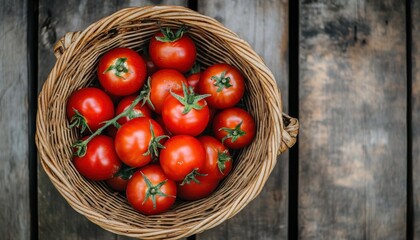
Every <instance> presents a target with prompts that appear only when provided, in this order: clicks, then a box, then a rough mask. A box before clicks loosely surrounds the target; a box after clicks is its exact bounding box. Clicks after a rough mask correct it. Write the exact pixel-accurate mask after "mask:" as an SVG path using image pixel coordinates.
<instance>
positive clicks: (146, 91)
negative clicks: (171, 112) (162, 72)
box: [140, 77, 155, 110]
mask: <svg viewBox="0 0 420 240" xmlns="http://www.w3.org/2000/svg"><path fill="white" fill-rule="evenodd" d="M151 79H152V78H151V77H148V78H147V83H146V84H144V86H143V89H142V90H141V92H140V95H143V99H142V106H144V104H146V102H147V103H148V104H149V106H150V107H151V108H152V110H155V106H154V105H153V103H152V100H150V90H151V88H150V81H151Z"/></svg>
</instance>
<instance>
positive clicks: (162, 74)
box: [149, 69, 187, 114]
mask: <svg viewBox="0 0 420 240" xmlns="http://www.w3.org/2000/svg"><path fill="white" fill-rule="evenodd" d="M182 84H187V80H186V79H185V77H184V75H182V74H181V73H180V72H178V71H176V70H173V69H162V70H159V71H157V72H156V73H154V74H153V75H152V77H151V79H150V96H149V98H150V101H151V102H152V105H153V106H151V108H152V109H153V110H154V111H155V112H156V113H158V114H161V113H162V108H163V103H164V101H165V99H166V97H167V96H168V95H169V94H170V92H169V91H172V92H179V91H182Z"/></svg>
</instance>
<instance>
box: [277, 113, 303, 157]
mask: <svg viewBox="0 0 420 240" xmlns="http://www.w3.org/2000/svg"><path fill="white" fill-rule="evenodd" d="M282 117H283V129H282V139H281V143H280V149H279V152H278V154H281V153H283V152H285V151H286V150H287V149H289V148H291V147H292V146H293V145H294V144H295V143H296V140H297V135H298V133H299V121H298V120H297V118H292V117H290V116H289V115H287V114H285V113H282Z"/></svg>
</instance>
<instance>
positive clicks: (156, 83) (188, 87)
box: [66, 28, 255, 215]
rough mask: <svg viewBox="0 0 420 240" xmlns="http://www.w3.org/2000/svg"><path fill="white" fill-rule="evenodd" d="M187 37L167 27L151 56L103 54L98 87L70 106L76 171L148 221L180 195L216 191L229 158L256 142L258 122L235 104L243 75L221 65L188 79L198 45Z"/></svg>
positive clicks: (192, 196)
mask: <svg viewBox="0 0 420 240" xmlns="http://www.w3.org/2000/svg"><path fill="white" fill-rule="evenodd" d="M184 31H185V29H184V28H181V29H180V30H178V31H176V32H173V31H172V30H171V29H162V30H161V31H160V32H158V33H156V34H155V35H154V36H153V37H152V39H151V40H150V43H149V48H148V51H147V52H148V54H144V53H143V54H142V55H140V54H138V53H137V52H136V51H134V50H131V49H128V48H115V49H112V50H110V51H108V52H106V53H105V54H104V55H103V56H102V57H101V59H100V60H99V65H98V68H97V76H98V80H99V84H100V86H99V87H92V86H90V87H86V88H82V89H79V90H77V91H75V92H74V93H72V95H71V96H70V97H69V99H68V101H67V108H66V113H67V117H68V119H69V121H70V127H76V128H78V129H79V130H80V132H81V133H82V137H81V139H80V140H78V141H77V142H75V143H74V144H73V146H72V150H73V153H74V157H73V163H74V166H75V168H76V169H77V170H78V171H79V173H80V174H81V175H83V176H84V177H86V178H88V179H91V180H96V181H106V183H107V184H108V185H109V186H110V187H111V188H112V189H114V190H117V191H121V192H124V191H125V193H126V197H127V200H128V201H129V202H130V204H131V205H132V206H133V207H134V208H135V209H136V210H138V211H140V212H141V213H143V214H146V215H150V214H158V213H161V212H164V211H166V210H167V209H169V208H170V207H171V206H172V205H173V204H174V202H175V200H176V198H181V199H184V200H196V199H200V198H203V197H206V196H208V195H209V194H211V193H212V192H213V191H214V190H215V189H216V188H217V186H218V184H219V182H220V181H221V180H222V179H223V178H225V177H226V176H227V175H228V174H229V172H230V171H231V169H232V156H231V153H230V152H229V151H230V150H232V149H239V148H243V147H245V146H247V145H248V144H250V143H251V141H252V140H253V138H254V135H255V123H254V120H253V118H252V117H251V115H250V114H249V113H248V112H247V111H245V110H243V109H242V108H239V107H237V105H238V103H239V102H240V100H241V98H242V97H243V95H244V91H245V84H244V78H243V76H242V74H241V73H240V71H239V70H238V69H236V68H235V67H233V66H231V65H228V64H225V63H220V64H215V65H212V66H209V67H208V68H207V69H205V70H204V71H202V72H200V71H199V69H198V71H192V72H191V69H195V70H197V67H193V65H194V63H195V60H196V47H195V44H194V42H193V41H192V39H191V38H190V37H188V36H187V35H186V34H184ZM194 66H195V65H194ZM189 71H190V72H189ZM188 72H189V74H188ZM184 74H185V75H187V76H188V77H185V76H184ZM114 102H115V103H116V104H117V105H116V107H115V106H114Z"/></svg>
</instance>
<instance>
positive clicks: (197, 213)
mask: <svg viewBox="0 0 420 240" xmlns="http://www.w3.org/2000/svg"><path fill="white" fill-rule="evenodd" d="M182 24H185V25H187V26H188V27H189V28H190V31H189V35H190V36H191V37H192V38H193V39H194V41H195V43H196V45H197V50H198V61H199V62H200V63H201V64H202V65H204V66H208V65H210V64H213V63H218V62H227V63H229V64H232V65H234V66H236V67H237V68H238V69H239V70H240V71H241V72H242V73H243V74H244V75H245V77H246V79H247V81H246V88H247V94H246V96H245V105H246V107H247V109H248V110H249V111H250V112H251V114H252V115H253V116H254V118H255V120H256V123H257V134H256V137H255V140H254V141H253V143H252V144H251V145H250V146H249V147H247V148H246V149H244V150H242V151H241V152H240V153H239V155H238V157H237V159H236V160H235V167H234V169H233V171H232V173H231V174H230V175H229V176H228V177H227V178H226V179H225V180H224V181H223V183H222V184H221V186H219V188H218V189H217V190H216V192H215V193H214V194H212V195H211V196H210V197H208V198H205V199H202V200H198V201H194V202H180V203H177V204H176V205H175V207H173V208H172V209H171V210H170V211H168V212H166V213H163V214H160V215H155V216H144V215H142V214H140V213H138V212H136V211H135V210H134V209H133V208H131V206H130V205H129V204H128V202H127V201H126V199H125V198H124V197H123V196H121V195H120V194H116V193H114V192H113V191H111V190H110V189H109V188H108V187H107V186H106V185H105V184H103V183H100V182H93V181H89V180H86V179H85V178H83V177H82V176H81V175H80V174H79V173H78V172H77V171H76V170H75V168H74V166H73V164H72V161H71V151H70V146H71V144H72V143H73V142H74V141H75V140H76V138H77V133H76V131H74V130H69V129H68V127H67V126H68V122H67V120H66V114H65V105H66V100H67V98H68V96H69V95H70V94H71V93H72V92H73V91H75V90H76V89H79V88H82V87H85V86H87V85H89V83H90V82H91V81H93V80H94V79H95V76H96V74H95V69H96V66H97V62H98V59H99V57H100V56H101V55H102V54H103V53H104V52H106V51H107V50H109V49H111V48H114V47H117V46H122V47H129V48H133V49H135V50H139V49H141V48H142V46H143V45H144V44H145V43H147V41H148V40H149V39H150V37H151V36H152V34H153V33H155V32H156V31H158V29H159V27H160V26H180V25H182ZM54 52H55V55H56V56H57V58H58V60H57V63H56V64H55V66H54V68H53V69H52V71H51V73H50V75H49V76H48V79H47V81H46V82H45V84H44V86H43V88H42V91H41V93H40V96H39V102H38V106H39V109H38V115H37V133H36V144H37V146H38V151H39V155H40V159H41V164H42V166H43V168H44V170H45V172H46V173H47V174H48V176H49V178H50V179H51V181H52V182H53V184H54V185H55V187H56V188H57V189H58V191H59V192H60V193H61V195H62V196H63V197H64V198H65V199H66V200H67V201H68V203H69V204H70V205H71V206H72V207H73V208H74V209H75V210H76V211H77V212H79V213H81V214H83V215H84V216H86V217H87V218H88V219H90V220H91V221H92V222H94V223H96V224H98V225H99V226H101V227H102V228H104V229H107V230H109V231H111V232H114V233H117V234H122V235H127V236H131V237H137V238H143V239H157V238H163V239H168V238H180V237H185V236H189V235H192V234H195V233H199V232H202V231H204V230H206V229H209V228H212V227H215V226H216V225H218V224H220V223H222V222H223V221H224V220H226V219H228V218H230V217H232V216H234V215H235V214H236V213H238V212H239V211H240V210H241V209H242V208H244V207H245V206H246V205H247V204H248V203H249V202H250V201H251V200H252V199H254V198H255V197H256V196H257V195H258V194H259V193H260V191H261V190H262V188H263V186H264V183H265V182H266V180H267V178H268V176H269V174H270V173H271V171H272V170H273V168H274V166H275V164H276V157H277V155H278V154H280V153H282V152H284V151H286V150H287V149H288V148H290V147H291V146H292V145H293V144H294V143H295V141H296V136H297V133H298V127H299V124H298V121H297V119H294V118H291V117H289V116H287V115H285V114H284V113H282V107H281V106H282V102H281V95H280V92H279V90H278V88H277V85H276V82H275V80H274V77H273V75H272V73H271V72H270V70H269V69H268V68H267V67H266V66H265V64H264V62H263V60H262V59H261V58H260V57H259V56H258V55H257V54H256V53H255V52H254V51H253V50H252V49H251V47H250V46H249V44H248V43H246V42H245V41H244V40H242V39H240V38H238V36H237V35H236V34H235V33H233V32H232V31H230V30H229V29H227V28H225V27H223V26H222V25H221V24H220V23H219V22H217V21H216V20H214V19H212V18H210V17H207V16H203V15H201V14H198V13H197V12H194V11H192V10H189V9H187V8H184V7H175V6H170V7H169V6H166V7H165V6H161V7H143V8H128V9H123V10H121V11H118V12H116V13H114V14H112V15H111V16H109V17H106V18H104V19H101V20H100V21H98V22H96V23H94V24H92V25H90V26H89V27H88V28H87V29H86V30H84V31H82V32H76V33H68V34H66V35H65V36H64V37H63V38H62V39H61V40H60V41H59V42H58V43H57V44H56V46H55V48H54Z"/></svg>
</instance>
